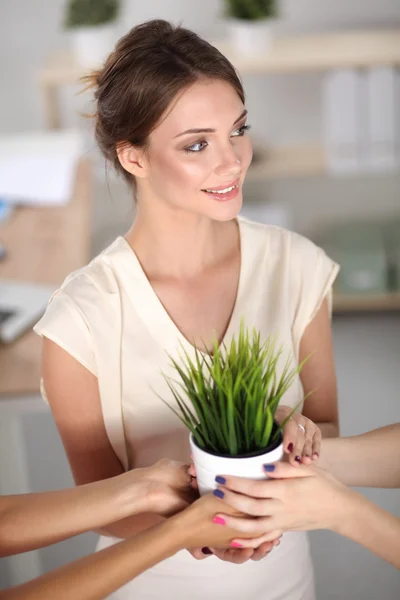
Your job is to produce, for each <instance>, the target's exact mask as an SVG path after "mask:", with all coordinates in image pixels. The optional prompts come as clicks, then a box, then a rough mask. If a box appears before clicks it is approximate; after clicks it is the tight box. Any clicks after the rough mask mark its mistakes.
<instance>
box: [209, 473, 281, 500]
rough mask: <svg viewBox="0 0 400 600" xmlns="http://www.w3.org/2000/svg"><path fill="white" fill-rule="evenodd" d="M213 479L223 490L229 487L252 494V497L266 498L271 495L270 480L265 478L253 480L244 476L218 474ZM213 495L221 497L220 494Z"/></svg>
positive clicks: (245, 493)
mask: <svg viewBox="0 0 400 600" xmlns="http://www.w3.org/2000/svg"><path fill="white" fill-rule="evenodd" d="M215 481H216V483H217V484H219V487H220V488H221V489H222V490H223V491H224V492H226V489H229V490H231V491H232V492H237V493H238V494H244V495H246V496H252V497H253V498H268V497H270V496H271V489H270V488H269V487H268V486H269V485H270V483H271V482H269V481H268V480H266V479H258V480H255V479H246V478H245V477H231V476H228V475H218V476H217V477H216V478H215ZM215 495H216V496H217V497H221V498H223V496H220V494H215Z"/></svg>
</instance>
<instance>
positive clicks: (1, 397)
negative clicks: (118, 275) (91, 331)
mask: <svg viewBox="0 0 400 600" xmlns="http://www.w3.org/2000/svg"><path fill="white" fill-rule="evenodd" d="M91 196H92V176H91V168H90V164H89V162H88V161H87V160H81V161H79V163H78V164H77V169H76V181H75V189H74V193H73V197H72V199H71V201H70V202H69V203H68V204H67V205H65V206H46V207H32V206H30V207H18V208H17V209H16V210H15V211H14V212H13V214H12V215H11V216H10V218H9V219H8V220H7V221H5V222H4V223H2V224H0V239H1V240H2V242H3V243H4V245H5V247H6V249H7V258H6V259H5V260H4V261H3V262H1V263H0V277H1V278H2V279H7V278H8V279H19V280H25V281H34V282H38V283H49V284H55V285H59V284H61V283H62V281H63V279H64V278H65V277H66V276H67V275H68V274H69V273H70V272H71V271H74V270H75V269H78V268H79V267H81V266H83V265H84V264H86V263H87V262H88V260H89V258H90V216H91ZM41 345H42V344H41V339H40V337H39V336H38V335H36V334H35V333H33V331H30V332H28V333H26V334H25V335H24V336H22V337H21V338H20V339H19V340H17V341H16V342H14V343H12V344H9V345H0V456H1V460H0V493H2V494H10V493H16V494H23V493H27V492H29V491H30V490H31V486H30V484H29V476H28V470H27V466H26V455H25V450H24V435H23V431H22V419H21V417H22V415H23V414H28V413H32V412H38V411H39V412H40V411H45V410H48V408H47V407H46V405H45V403H44V402H43V400H41V398H40V371H41ZM6 560H7V561H8V564H9V571H10V578H11V583H12V585H16V584H18V583H22V582H24V581H26V580H27V579H31V578H33V577H36V576H38V575H40V563H39V558H38V553H37V552H28V553H25V554H21V555H19V556H16V557H11V558H8V559H6Z"/></svg>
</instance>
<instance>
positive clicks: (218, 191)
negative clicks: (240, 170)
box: [206, 185, 237, 194]
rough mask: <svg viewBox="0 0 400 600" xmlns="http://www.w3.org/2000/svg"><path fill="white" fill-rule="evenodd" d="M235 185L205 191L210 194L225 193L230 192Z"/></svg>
mask: <svg viewBox="0 0 400 600" xmlns="http://www.w3.org/2000/svg"><path fill="white" fill-rule="evenodd" d="M235 187H237V186H236V185H232V186H231V187H228V188H226V189H225V190H206V192H211V193H212V194H226V193H227V192H231V191H232V190H233V189H234V188H235Z"/></svg>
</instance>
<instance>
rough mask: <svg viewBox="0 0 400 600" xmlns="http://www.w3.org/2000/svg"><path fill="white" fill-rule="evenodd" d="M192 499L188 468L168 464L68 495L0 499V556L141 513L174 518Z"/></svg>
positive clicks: (164, 461) (49, 493) (57, 494)
mask: <svg viewBox="0 0 400 600" xmlns="http://www.w3.org/2000/svg"><path fill="white" fill-rule="evenodd" d="M192 498H193V492H192V491H191V489H190V477H189V475H188V469H187V466H186V465H182V464H180V463H176V462H173V461H168V460H167V459H164V460H161V461H159V462H158V463H156V464H155V465H153V466H152V467H148V468H146V469H135V470H134V471H129V472H128V473H124V474H122V475H118V476H117V477H113V478H111V479H107V480H104V481H98V482H95V483H89V484H86V485H82V486H79V487H76V488H72V489H67V490H61V491H55V492H43V493H40V494H24V495H20V496H0V556H7V555H10V554H16V553H20V552H27V551H29V550H33V549H35V548H41V547H43V546H47V545H49V544H54V543H55V542H58V541H61V540H63V539H65V538H68V537H72V536H74V535H78V534H79V533H82V532H84V531H88V530H90V529H95V528H98V527H101V526H105V525H107V524H108V523H112V522H114V521H118V520H119V519H123V518H125V517H128V516H131V515H133V514H139V513H141V512H143V511H145V510H153V511H154V512H156V513H159V514H163V515H169V514H174V513H175V512H178V511H180V510H182V509H184V508H185V507H186V506H187V504H188V502H187V501H188V500H191V499H192Z"/></svg>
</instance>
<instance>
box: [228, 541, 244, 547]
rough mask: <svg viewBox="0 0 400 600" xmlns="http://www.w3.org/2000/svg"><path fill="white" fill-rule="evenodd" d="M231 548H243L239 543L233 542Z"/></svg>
mask: <svg viewBox="0 0 400 600" xmlns="http://www.w3.org/2000/svg"><path fill="white" fill-rule="evenodd" d="M231 547H232V548H243V546H242V544H238V543H237V542H232V543H231Z"/></svg>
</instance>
